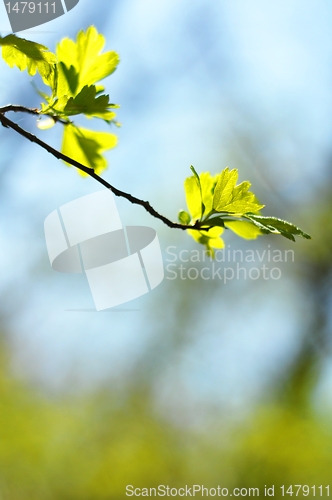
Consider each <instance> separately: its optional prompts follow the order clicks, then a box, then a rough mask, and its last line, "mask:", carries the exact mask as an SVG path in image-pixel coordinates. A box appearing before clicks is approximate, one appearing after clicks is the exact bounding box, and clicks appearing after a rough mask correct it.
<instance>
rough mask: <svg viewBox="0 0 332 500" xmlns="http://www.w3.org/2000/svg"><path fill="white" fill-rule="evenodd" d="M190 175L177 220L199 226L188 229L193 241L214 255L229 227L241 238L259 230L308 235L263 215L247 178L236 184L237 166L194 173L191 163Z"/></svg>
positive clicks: (266, 232)
mask: <svg viewBox="0 0 332 500" xmlns="http://www.w3.org/2000/svg"><path fill="white" fill-rule="evenodd" d="M190 168H191V170H192V172H193V175H192V176H191V177H188V178H187V179H186V180H185V183H184V189H185V194H186V201H187V206H188V212H187V211H185V210H181V211H180V212H179V214H178V218H179V221H180V222H181V223H182V224H185V225H196V227H197V225H199V228H200V229H199V230H198V231H197V230H193V229H188V233H189V234H190V235H191V236H192V237H193V238H194V240H195V241H197V242H198V243H201V244H202V245H205V247H206V249H207V252H208V253H209V254H210V255H214V251H215V249H217V248H223V247H224V241H223V240H222V238H221V235H222V234H223V232H224V230H225V229H230V230H231V231H233V232H234V233H235V234H237V235H238V236H240V237H242V238H245V239H248V240H249V239H255V238H257V237H258V236H260V235H262V234H269V233H272V234H280V235H282V236H284V237H285V238H288V239H289V240H292V241H295V236H301V237H303V238H306V239H310V236H309V235H308V234H306V233H305V232H304V231H302V230H301V229H299V228H298V227H296V226H294V224H291V223H290V222H287V221H284V220H282V219H278V218H276V217H266V216H263V215H261V213H260V211H261V209H262V208H264V205H261V204H260V203H259V201H258V199H257V197H256V196H255V195H254V193H252V192H251V191H249V189H250V186H251V184H250V182H248V181H244V182H241V183H240V184H238V185H237V180H238V171H237V169H233V170H229V168H228V167H226V168H225V169H224V170H223V171H222V172H221V173H220V174H218V175H216V176H212V175H211V174H210V173H209V172H203V173H201V174H198V173H197V172H196V170H195V169H194V167H193V166H191V167H190Z"/></svg>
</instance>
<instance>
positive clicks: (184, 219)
mask: <svg viewBox="0 0 332 500" xmlns="http://www.w3.org/2000/svg"><path fill="white" fill-rule="evenodd" d="M178 219H179V221H180V222H181V224H183V225H184V226H187V225H188V224H190V215H189V214H188V212H186V211H185V210H181V211H180V212H179V213H178Z"/></svg>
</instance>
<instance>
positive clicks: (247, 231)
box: [225, 220, 263, 240]
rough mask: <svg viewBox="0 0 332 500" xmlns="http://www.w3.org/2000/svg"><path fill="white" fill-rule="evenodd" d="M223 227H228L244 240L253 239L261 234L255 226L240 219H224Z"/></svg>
mask: <svg viewBox="0 0 332 500" xmlns="http://www.w3.org/2000/svg"><path fill="white" fill-rule="evenodd" d="M225 227H228V229H231V230H232V231H233V232H234V233H235V234H237V235H238V236H240V237H241V238H244V239H246V240H254V239H256V238H257V236H260V235H262V234H263V233H262V231H261V230H260V229H259V228H258V227H257V226H255V225H254V224H251V223H250V222H246V221H242V220H232V221H226V220H225Z"/></svg>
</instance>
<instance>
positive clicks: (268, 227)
mask: <svg viewBox="0 0 332 500" xmlns="http://www.w3.org/2000/svg"><path fill="white" fill-rule="evenodd" d="M245 217H246V218H247V219H249V220H250V221H251V222H253V223H254V224H255V225H256V226H257V227H258V228H260V229H261V230H262V231H264V232H265V233H275V234H281V235H282V236H284V237H285V238H288V239H289V240H292V241H295V238H294V236H301V237H302V238H305V239H307V240H310V239H311V236H310V235H309V234H307V233H305V232H304V231H302V229H300V228H299V227H297V226H295V225H294V224H291V223H290V222H287V221H285V220H282V219H277V218H276V217H266V216H263V215H257V214H246V215H245Z"/></svg>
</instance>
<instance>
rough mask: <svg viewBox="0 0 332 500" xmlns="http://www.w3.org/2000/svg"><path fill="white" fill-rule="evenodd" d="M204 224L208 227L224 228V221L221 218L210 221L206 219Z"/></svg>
mask: <svg viewBox="0 0 332 500" xmlns="http://www.w3.org/2000/svg"><path fill="white" fill-rule="evenodd" d="M206 224H207V225H208V226H209V227H215V226H219V227H225V220H224V219H223V218H222V217H213V218H211V219H207V220H206Z"/></svg>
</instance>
